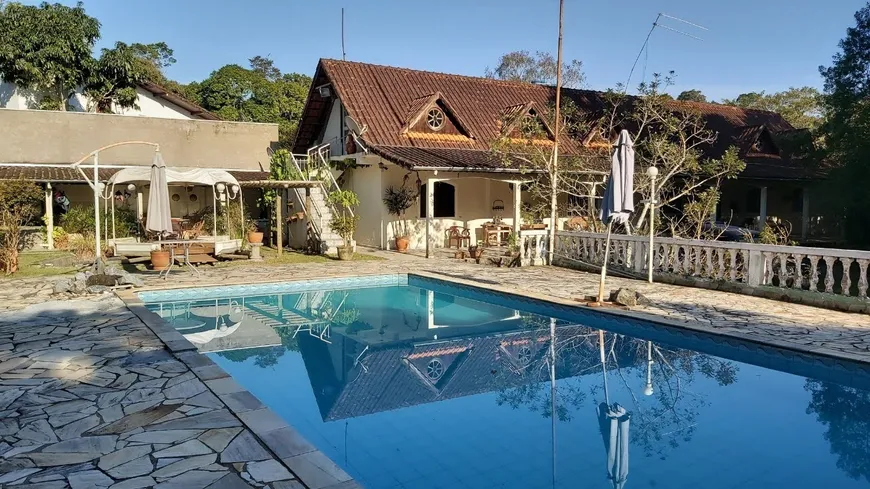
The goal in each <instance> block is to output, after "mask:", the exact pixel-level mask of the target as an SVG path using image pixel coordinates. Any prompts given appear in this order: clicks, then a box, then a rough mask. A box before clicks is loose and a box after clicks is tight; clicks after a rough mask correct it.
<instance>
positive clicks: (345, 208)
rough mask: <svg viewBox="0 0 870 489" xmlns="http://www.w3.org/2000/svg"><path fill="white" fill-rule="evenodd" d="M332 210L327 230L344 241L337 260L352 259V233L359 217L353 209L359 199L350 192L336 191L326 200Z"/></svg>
mask: <svg viewBox="0 0 870 489" xmlns="http://www.w3.org/2000/svg"><path fill="white" fill-rule="evenodd" d="M326 200H327V202H328V203H329V205H331V206H332V208H333V210H334V215H333V216H332V220H331V221H329V228H330V229H332V231H333V232H334V233H336V234H338V235H339V236H341V238H342V239H343V240H344V246H340V247H339V248H338V259H339V260H352V259H353V233H354V231H356V224H357V222H358V221H359V217H358V216H355V215H354V213H353V209H354V208H356V207H357V206H358V205H359V197H357V195H356V193H355V192H353V191H352V190H336V191H335V192H332V193H331V194H329V197H328V198H327V199H326Z"/></svg>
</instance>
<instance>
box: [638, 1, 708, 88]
mask: <svg viewBox="0 0 870 489" xmlns="http://www.w3.org/2000/svg"><path fill="white" fill-rule="evenodd" d="M662 18H665V19H668V20H672V21H675V22H679V23H682V24H685V25H687V26H690V27H694V28H696V29H701V30H703V31H708V30H709V29H707V28H706V27H704V26H702V25H700V24H696V23H694V22H689V21H688V20H683V19H680V18H678V17H674V16H671V15H668V14H664V13H661V12H659V14H658V15H657V16H656V20H655V21H654V22H653V24H652V27H651V28H650V30H649V32H648V33H647V35H646V39H645V40H644V41H643V45H642V46H641V47H640V51H639V52H638V53H637V57H636V58H635V59H634V64H633V65H631V71H629V73H628V80H626V81H625V89H624V90H623V92H628V87H629V84H630V83H631V77H632V75H634V69H635V68H637V62H638V61H640V57H641V55H642V54H643V53H644V51H646V50H647V47H648V46H649V39H650V37H651V36H652V33H653V31H655V30H656V27H661V28H662V29H665V30H669V31H672V32H676V33H677V34H680V35H683V36H686V37H690V38H692V39H695V40H696V41H703V39H701V38H700V37H698V36H695V35H692V34H689V33H688V32H684V31H681V30H679V29H675V28H673V27H671V26H668V25H664V24H662V23H661V22H660V21H661V20H662Z"/></svg>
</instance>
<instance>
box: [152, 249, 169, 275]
mask: <svg viewBox="0 0 870 489" xmlns="http://www.w3.org/2000/svg"><path fill="white" fill-rule="evenodd" d="M151 267H152V268H153V269H154V270H166V269H167V268H169V252H168V251H162V250H160V251H152V252H151Z"/></svg>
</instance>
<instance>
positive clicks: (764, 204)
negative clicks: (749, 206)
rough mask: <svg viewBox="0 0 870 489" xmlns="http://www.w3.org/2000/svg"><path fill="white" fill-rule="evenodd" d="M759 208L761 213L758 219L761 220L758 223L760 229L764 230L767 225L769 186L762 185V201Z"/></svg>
mask: <svg viewBox="0 0 870 489" xmlns="http://www.w3.org/2000/svg"><path fill="white" fill-rule="evenodd" d="M758 209H759V214H760V215H759V216H758V220H759V221H760V222H759V223H758V229H759V230H762V229H764V226H765V225H767V187H761V202H760V205H759V207H758Z"/></svg>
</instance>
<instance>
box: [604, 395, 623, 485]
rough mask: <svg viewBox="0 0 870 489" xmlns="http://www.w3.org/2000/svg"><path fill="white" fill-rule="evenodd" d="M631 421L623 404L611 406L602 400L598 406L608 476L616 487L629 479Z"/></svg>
mask: <svg viewBox="0 0 870 489" xmlns="http://www.w3.org/2000/svg"><path fill="white" fill-rule="evenodd" d="M630 422H631V414H629V413H628V412H627V411H626V410H625V409H623V407H622V406H620V405H619V404H617V403H613V404H611V405H610V406H608V405H607V403H604V402H602V403H601V404H600V405H599V406H598V425H599V427H600V428H601V436H602V438H604V448H605V449H606V450H607V477H608V478H609V479H610V480H611V482H612V483H613V487H614V489H622V488H623V487H625V481H626V479H628V427H629V423H630Z"/></svg>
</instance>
